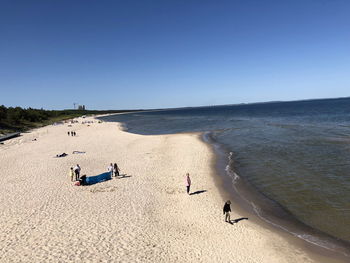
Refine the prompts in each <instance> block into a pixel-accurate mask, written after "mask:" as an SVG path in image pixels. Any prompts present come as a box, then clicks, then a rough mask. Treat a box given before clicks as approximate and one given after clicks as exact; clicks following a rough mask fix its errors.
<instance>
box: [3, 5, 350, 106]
mask: <svg viewBox="0 0 350 263" xmlns="http://www.w3.org/2000/svg"><path fill="white" fill-rule="evenodd" d="M349 14H350V1H348V0H318V1H316V0H291V1H283V0H275V1H268V0H264V1H263V0H256V1H251V0H242V1H235V0H231V1H219V0H217V1H214V0H213V1H204V0H198V1H191V0H173V1H170V0H169V1H167V0H159V1H152V0H139V1H130V0H125V1H89V0H84V1H74V0H70V1H63V0H57V1H48V0H42V1H36V0H30V1H29V0H23V1H16V0H9V1H8V0H1V1H0V104H4V105H5V106H22V107H35V108H41V107H43V108H45V109H65V108H72V107H73V102H77V103H80V104H85V105H86V106H87V108H89V109H132V108H162V107H180V106H198V105H213V104H231V103H232V104H233V103H242V102H257V101H271V100H296V99H308V98H329V97H346V96H350V15H349Z"/></svg>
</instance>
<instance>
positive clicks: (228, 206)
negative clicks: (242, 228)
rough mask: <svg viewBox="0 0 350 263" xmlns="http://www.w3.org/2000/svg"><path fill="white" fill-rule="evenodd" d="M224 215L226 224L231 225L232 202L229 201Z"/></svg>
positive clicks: (225, 206)
mask: <svg viewBox="0 0 350 263" xmlns="http://www.w3.org/2000/svg"><path fill="white" fill-rule="evenodd" d="M223 212H224V215H225V222H229V223H231V218H230V212H231V201H230V200H227V201H226V203H225V205H224V209H223Z"/></svg>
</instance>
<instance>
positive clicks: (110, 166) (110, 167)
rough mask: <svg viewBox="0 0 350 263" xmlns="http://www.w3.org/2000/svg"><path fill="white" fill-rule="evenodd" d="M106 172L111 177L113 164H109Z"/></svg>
mask: <svg viewBox="0 0 350 263" xmlns="http://www.w3.org/2000/svg"><path fill="white" fill-rule="evenodd" d="M107 171H108V172H109V173H110V174H111V177H113V164H110V165H109V166H108V167H107Z"/></svg>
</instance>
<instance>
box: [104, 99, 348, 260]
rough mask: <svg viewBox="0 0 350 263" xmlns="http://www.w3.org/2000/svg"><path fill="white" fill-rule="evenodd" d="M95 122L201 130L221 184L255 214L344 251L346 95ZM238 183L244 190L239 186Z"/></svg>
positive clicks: (152, 130) (146, 129)
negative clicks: (219, 160)
mask: <svg viewBox="0 0 350 263" xmlns="http://www.w3.org/2000/svg"><path fill="white" fill-rule="evenodd" d="M103 119H104V120H106V121H118V122H122V123H123V124H124V126H125V128H126V129H127V130H128V132H132V133H138V134H147V135H148V134H172V133H180V132H203V134H205V136H206V138H207V142H210V143H213V144H216V145H219V146H220V147H219V149H221V151H222V152H221V153H224V155H225V157H224V158H225V163H226V167H225V174H226V176H228V177H231V179H232V180H228V181H227V182H226V183H227V184H228V185H227V187H232V188H235V190H236V191H238V193H239V194H240V196H241V198H242V199H244V200H245V201H246V202H247V203H248V204H249V205H250V206H251V208H252V210H253V211H254V212H255V213H256V214H257V215H258V216H259V217H261V218H262V219H263V220H265V221H267V222H269V223H271V224H274V225H276V226H278V227H281V228H283V229H285V230H286V231H289V232H291V233H293V234H294V235H297V236H298V237H301V238H303V239H305V240H307V241H309V242H312V243H315V244H317V245H320V246H324V247H328V248H333V249H335V250H337V249H338V250H340V251H342V252H343V254H348V253H349V250H348V248H349V244H350V98H341V99H325V100H309V101H296V102H273V103H256V104H241V105H230V106H212V107H196V108H181V109H169V110H161V111H150V112H135V113H131V114H123V115H114V116H108V117H104V118H103ZM221 155H222V154H221ZM240 180H241V181H242V182H244V184H241V187H244V186H248V187H245V189H243V188H241V189H240V186H239V184H238V186H237V185H236V183H237V182H239V181H240ZM247 189H248V190H247ZM252 192H255V193H254V194H253V193H252ZM293 222H294V223H293ZM295 222H297V223H295ZM338 241H339V242H338ZM337 242H338V243H337Z"/></svg>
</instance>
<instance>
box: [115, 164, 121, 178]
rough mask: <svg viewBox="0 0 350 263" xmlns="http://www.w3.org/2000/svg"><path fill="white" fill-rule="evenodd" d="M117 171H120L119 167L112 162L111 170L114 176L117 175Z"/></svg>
mask: <svg viewBox="0 0 350 263" xmlns="http://www.w3.org/2000/svg"><path fill="white" fill-rule="evenodd" d="M119 171H120V169H119V167H118V165H117V164H116V163H114V167H113V172H114V176H115V177H117V176H119Z"/></svg>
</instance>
